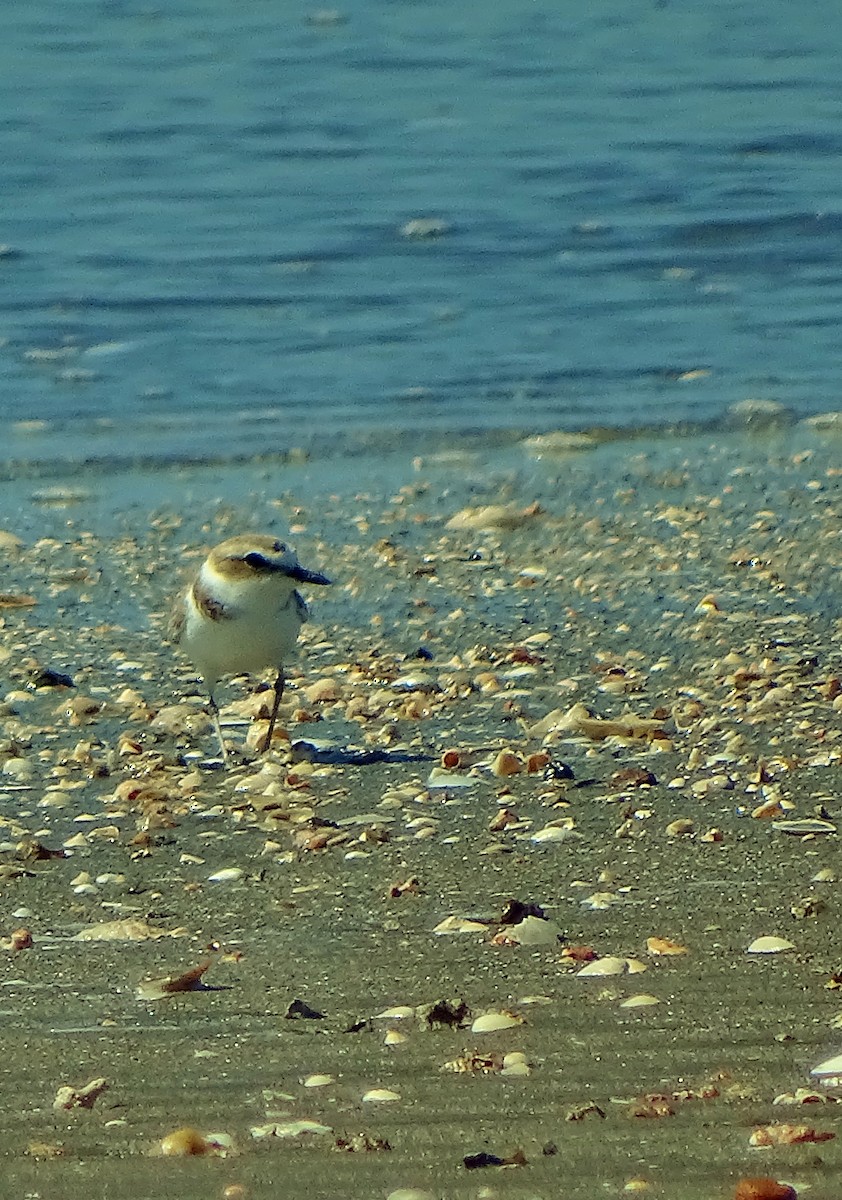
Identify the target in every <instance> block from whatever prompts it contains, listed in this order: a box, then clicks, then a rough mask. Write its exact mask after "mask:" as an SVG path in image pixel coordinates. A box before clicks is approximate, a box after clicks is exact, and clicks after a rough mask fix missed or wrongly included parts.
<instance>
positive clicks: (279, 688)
mask: <svg viewBox="0 0 842 1200" xmlns="http://www.w3.org/2000/svg"><path fill="white" fill-rule="evenodd" d="M284 682H285V680H284V669H283V667H278V678H277V679H276V680H275V699H274V702H273V704H272V712H271V714H270V716H269V728H268V729H267V730H266V737H265V738H264V739H263V743H262V745H261V747H260V752H261V754H265V752H266V751H267V750H268V749H269V747H270V746H271V745H272V734H273V733H274V732H275V722H276V721H277V719H278V709H279V707H280V704H281V697H282V696H283V694H284Z"/></svg>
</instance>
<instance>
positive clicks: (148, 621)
mask: <svg viewBox="0 0 842 1200" xmlns="http://www.w3.org/2000/svg"><path fill="white" fill-rule="evenodd" d="M838 449H839V442H837V441H835V440H833V438H832V437H831V438H827V437H825V436H824V435H822V434H821V433H818V432H816V431H815V430H813V429H810V428H806V427H800V428H798V429H795V430H788V431H785V432H783V433H779V434H776V435H774V436H771V437H769V438H763V437H760V438H748V437H746V438H743V437H741V436H738V435H734V436H733V437H731V438H730V439H729V440H723V439H719V440H713V439H712V438H708V439H706V438H704V437H698V438H694V439H686V440H665V441H663V442H651V443H650V442H642V441H637V442H635V441H629V442H627V443H619V442H613V443H606V444H597V445H595V446H592V447H590V446H587V445H586V446H584V447H578V448H575V449H568V448H566V447H559V446H553V445H552V444H550V445H549V446H548V445H547V444H546V443H544V444H543V445H542V444H539V445H537V446H535V445H530V446H516V447H512V448H509V449H506V450H501V451H495V452H494V453H493V454H492V453H490V452H489V453H487V454H484V453H482V452H480V451H472V452H459V451H453V452H452V453H449V454H447V455H439V456H430V457H427V458H421V459H416V460H414V461H412V460H410V459H408V458H407V459H403V458H396V459H395V460H393V461H385V460H384V461H378V460H375V459H372V460H365V459H361V458H358V459H356V460H354V461H351V462H344V463H343V462H341V461H335V462H326V463H321V464H318V465H314V466H309V465H307V464H299V465H296V466H290V465H280V464H278V465H277V466H273V465H271V464H262V465H260V466H259V467H257V466H255V467H249V466H242V467H237V468H225V469H217V468H205V469H200V468H195V469H186V468H184V469H173V470H171V471H162V472H159V473H157V474H154V475H153V474H149V475H140V474H139V475H138V476H136V477H134V476H131V475H129V476H123V477H121V478H115V477H110V476H106V475H95V474H91V475H90V476H87V477H86V476H84V475H81V476H78V477H76V478H74V479H73V480H70V481H64V482H62V481H58V482H56V483H55V485H52V484H51V485H44V484H40V483H39V484H38V485H37V486H36V485H35V484H34V483H32V482H31V481H29V482H26V481H19V482H17V483H5V484H3V503H4V507H3V512H4V517H3V519H2V529H0V557H2V584H0V592H1V593H2V596H0V678H2V698H0V816H2V828H0V901H2V905H1V906H0V936H2V938H3V939H5V943H4V944H5V947H6V948H5V949H3V950H2V951H0V955H2V957H3V969H2V975H0V987H2V992H0V1009H1V1010H2V1015H3V1021H4V1038H3V1044H4V1065H3V1079H4V1087H3V1088H2V1094H0V1179H2V1180H3V1182H4V1194H5V1195H9V1196H12V1195H15V1196H23V1195H24V1194H26V1193H27V1192H32V1191H34V1190H37V1191H38V1193H39V1194H42V1195H44V1196H45V1197H46V1196H49V1197H50V1198H51V1200H59V1198H64V1197H67V1198H69V1197H77V1196H82V1195H83V1196H85V1197H86V1198H88V1200H91V1198H97V1197H108V1198H111V1197H115V1198H116V1197H121V1198H122V1197H126V1196H131V1197H132V1198H133V1200H138V1198H140V1197H147V1196H148V1197H150V1198H151V1197H158V1196H162V1195H168V1196H178V1197H194V1196H195V1197H200V1196H201V1197H203V1198H206V1197H217V1196H218V1197H220V1198H221V1197H223V1196H227V1197H228V1200H243V1198H246V1197H248V1198H253V1200H258V1198H260V1197H264V1196H265V1197H269V1196H276V1195H284V1196H303V1195H305V1194H307V1195H309V1196H311V1197H314V1198H315V1197H325V1198H326V1200H327V1198H330V1200H334V1198H335V1200H339V1198H340V1197H341V1198H346V1197H359V1198H360V1200H363V1198H365V1200H369V1198H372V1200H374V1198H377V1200H379V1198H381V1197H382V1198H383V1200H385V1198H386V1197H387V1196H390V1195H391V1194H393V1193H396V1200H397V1197H404V1198H405V1200H410V1198H411V1197H417V1198H418V1200H422V1198H423V1197H425V1196H427V1197H433V1198H438V1197H445V1198H449V1197H454V1198H455V1197H479V1196H487V1197H498V1196H499V1197H513V1198H514V1197H517V1198H519V1200H527V1198H538V1197H541V1198H544V1200H551V1198H555V1197H558V1196H561V1195H564V1196H569V1197H583V1198H584V1197H594V1196H602V1195H612V1196H619V1195H630V1194H634V1195H645V1196H653V1197H660V1196H663V1197H672V1196H678V1195H680V1196H682V1197H687V1198H688V1200H696V1198H698V1200H701V1198H703V1197H704V1198H705V1200H711V1198H712V1197H723V1198H724V1197H730V1196H733V1194H734V1190H735V1188H736V1186H737V1181H738V1179H739V1178H740V1177H741V1176H772V1177H774V1178H775V1179H778V1180H784V1181H786V1182H787V1183H789V1184H791V1185H792V1186H793V1187H794V1188H796V1190H797V1193H798V1195H799V1196H802V1195H803V1196H806V1195H809V1196H811V1197H813V1198H815V1200H831V1198H832V1197H835V1196H838V1195H839V1194H840V1191H842V1149H840V1140H839V1138H838V1136H837V1137H836V1138H832V1137H825V1135H838V1134H839V1133H840V1127H841V1126H842V1119H840V1114H842V1110H841V1109H839V1106H838V1105H837V1103H836V1102H835V1099H834V1091H833V1088H832V1086H831V1087H827V1086H823V1085H821V1084H820V1083H817V1081H816V1080H814V1079H811V1076H810V1070H811V1068H812V1067H813V1066H815V1065H816V1064H817V1063H819V1062H821V1061H822V1060H823V1059H827V1058H829V1057H831V1056H832V1055H834V1054H837V1053H838V1052H839V1049H840V1042H842V975H840V971H842V934H840V899H839V884H838V882H837V880H838V877H839V872H840V871H842V866H840V864H839V852H838V837H837V832H836V831H837V828H838V827H839V823H840V806H839V800H838V793H839V782H840V775H842V770H841V769H840V764H842V719H841V718H842V652H841V651H840V645H839V634H840V604H839V562H840V552H839V545H840V512H842V496H840V483H839V480H840V473H842V468H840V466H838V465H837V464H838V463H839V455H838ZM248 530H254V531H260V532H272V533H279V534H280V533H282V534H283V535H284V536H287V535H288V536H289V538H290V540H291V541H292V543H293V544H294V545H295V548H296V550H297V552H298V555H299V558H300V560H301V562H302V563H303V564H305V565H306V566H308V567H310V568H312V569H314V570H320V571H324V572H325V573H326V574H328V575H329V576H330V577H331V578H332V579H333V580H334V586H333V587H332V588H330V589H327V588H321V589H313V594H312V595H310V596H309V597H308V599H310V601H311V602H312V607H313V614H312V617H311V620H310V622H309V623H308V625H307V626H305V629H304V633H303V636H302V639H301V642H300V643H299V648H298V651H297V653H296V656H295V658H294V660H293V661H292V662H290V663H289V664H288V690H287V694H286V697H285V700H284V704H283V707H282V721H281V722H280V723H279V724H281V725H283V730H282V732H281V735H280V736H279V737H277V738H276V741H275V743H274V746H273V748H272V750H271V751H270V752H269V753H268V754H267V755H264V756H260V757H256V756H255V754H254V752H253V750H252V749H250V747H252V746H254V745H255V744H256V743H257V741H258V739H259V737H260V734H261V731H262V729H263V728H265V726H264V725H262V724H261V723H262V722H263V721H265V717H266V715H267V713H268V708H269V704H270V700H271V696H272V692H271V689H270V688H269V687H268V686H267V685H269V684H271V674H270V673H267V676H266V679H265V680H263V681H260V680H247V679H245V678H241V679H237V680H232V681H229V683H228V684H227V685H226V686H225V687H224V688H223V689H221V690H220V697H219V698H220V701H221V706H222V716H223V725H224V727H225V731H226V736H227V738H228V741H229V745H230V746H231V748H232V752H233V753H232V765H231V768H230V769H229V770H227V771H225V770H220V769H218V768H217V767H215V766H214V764H213V762H212V761H210V760H211V759H212V756H213V755H214V754H215V753H216V747H215V740H214V735H213V731H212V728H211V726H210V723H209V720H208V717H207V714H206V713H205V711H204V707H203V698H202V694H201V689H200V687H199V685H198V683H197V682H196V680H195V678H194V676H193V673H192V671H191V668H190V666H189V664H188V663H186V662H185V661H184V660H183V659H180V658H179V657H178V655H177V654H176V653H175V652H174V651H173V650H172V649H171V647H170V646H169V645H168V644H167V643H166V640H165V629H166V623H167V615H168V609H169V605H170V603H171V600H172V597H173V595H174V593H175V592H177V590H178V587H179V585H180V584H181V583H182V582H183V581H184V580H186V579H188V578H189V576H190V574H191V572H192V571H195V569H196V568H197V566H198V564H199V563H200V561H201V559H202V557H203V556H204V554H205V553H206V552H207V550H208V548H209V547H210V546H211V545H213V544H215V543H216V542H218V541H221V540H222V539H224V538H225V537H228V536H230V535H232V534H234V533H238V532H244V531H248ZM261 688H262V690H259V689H261ZM256 689H257V690H256ZM758 939H762V941H760V942H758ZM770 939H771V940H770ZM753 944H754V945H753ZM750 948H751V949H750ZM617 964H619V965H617ZM583 971H584V973H582V972H583ZM384 1014H385V1015H384ZM100 1084H103V1085H104V1086H102V1087H100V1086H99V1085H100ZM60 1088H64V1089H65V1091H64V1093H63V1097H64V1101H65V1103H64V1104H61V1103H60V1102H59V1101H58V1100H57V1093H58V1092H59V1089H60ZM86 1089H88V1090H86ZM799 1089H801V1090H800V1091H799ZM805 1095H811V1096H812V1097H813V1102H812V1103H805V1102H804V1097H805ZM776 1101H777V1102H776ZM54 1102H56V1103H58V1104H59V1107H54ZM783 1126H786V1127H789V1128H790V1129H799V1128H800V1129H801V1130H802V1132H801V1134H798V1135H796V1134H791V1135H780V1136H779V1135H776V1134H774V1133H773V1134H769V1135H766V1134H762V1135H761V1136H760V1139H759V1140H760V1143H761V1144H762V1143H763V1140H764V1138H770V1139H771V1141H772V1142H773V1143H776V1142H778V1141H782V1142H783V1144H772V1145H771V1146H770V1147H769V1148H759V1146H758V1145H757V1144H754V1145H752V1144H750V1143H751V1141H752V1140H754V1142H755V1143H757V1142H758V1136H757V1134H756V1131H757V1130H763V1129H765V1128H766V1127H771V1128H773V1129H775V1128H778V1127H783ZM183 1127H190V1128H191V1129H192V1130H193V1131H194V1132H195V1136H194V1133H190V1134H181V1133H179V1135H178V1136H177V1137H176V1136H175V1134H176V1131H179V1130H181V1129H183ZM167 1139H169V1140H167ZM197 1139H198V1140H197ZM185 1148H187V1149H191V1148H192V1151H193V1152H192V1153H190V1154H186V1155H185V1154H183V1153H182V1151H183V1150H184V1149H185ZM197 1151H203V1152H197ZM226 1189H227V1190H226Z"/></svg>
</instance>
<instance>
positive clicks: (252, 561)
mask: <svg viewBox="0 0 842 1200" xmlns="http://www.w3.org/2000/svg"><path fill="white" fill-rule="evenodd" d="M243 562H244V563H245V564H246V566H249V567H251V569H252V570H253V571H265V570H267V568H268V567H269V565H270V564H269V563H268V562H267V561H266V559H265V558H264V557H263V555H262V554H258V553H257V551H256V550H252V551H251V552H250V553H249V554H246V555H245V557H244V558H243Z"/></svg>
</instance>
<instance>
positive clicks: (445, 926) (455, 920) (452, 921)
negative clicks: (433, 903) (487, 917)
mask: <svg viewBox="0 0 842 1200" xmlns="http://www.w3.org/2000/svg"><path fill="white" fill-rule="evenodd" d="M486 931H487V926H486V925H483V924H482V923H481V922H480V921H472V920H471V919H470V917H456V916H453V917H445V918H444V920H443V921H439V923H438V925H436V927H435V929H434V930H433V933H436V934H443V933H485V932H486Z"/></svg>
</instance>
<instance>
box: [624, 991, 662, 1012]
mask: <svg viewBox="0 0 842 1200" xmlns="http://www.w3.org/2000/svg"><path fill="white" fill-rule="evenodd" d="M660 1003H661V1002H660V1000H659V999H658V997H657V996H650V995H648V994H647V993H646V992H640V993H638V995H636V996H629V998H628V1000H623V1001H622V1003H621V1004H620V1008H651V1007H652V1005H653V1004H660Z"/></svg>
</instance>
